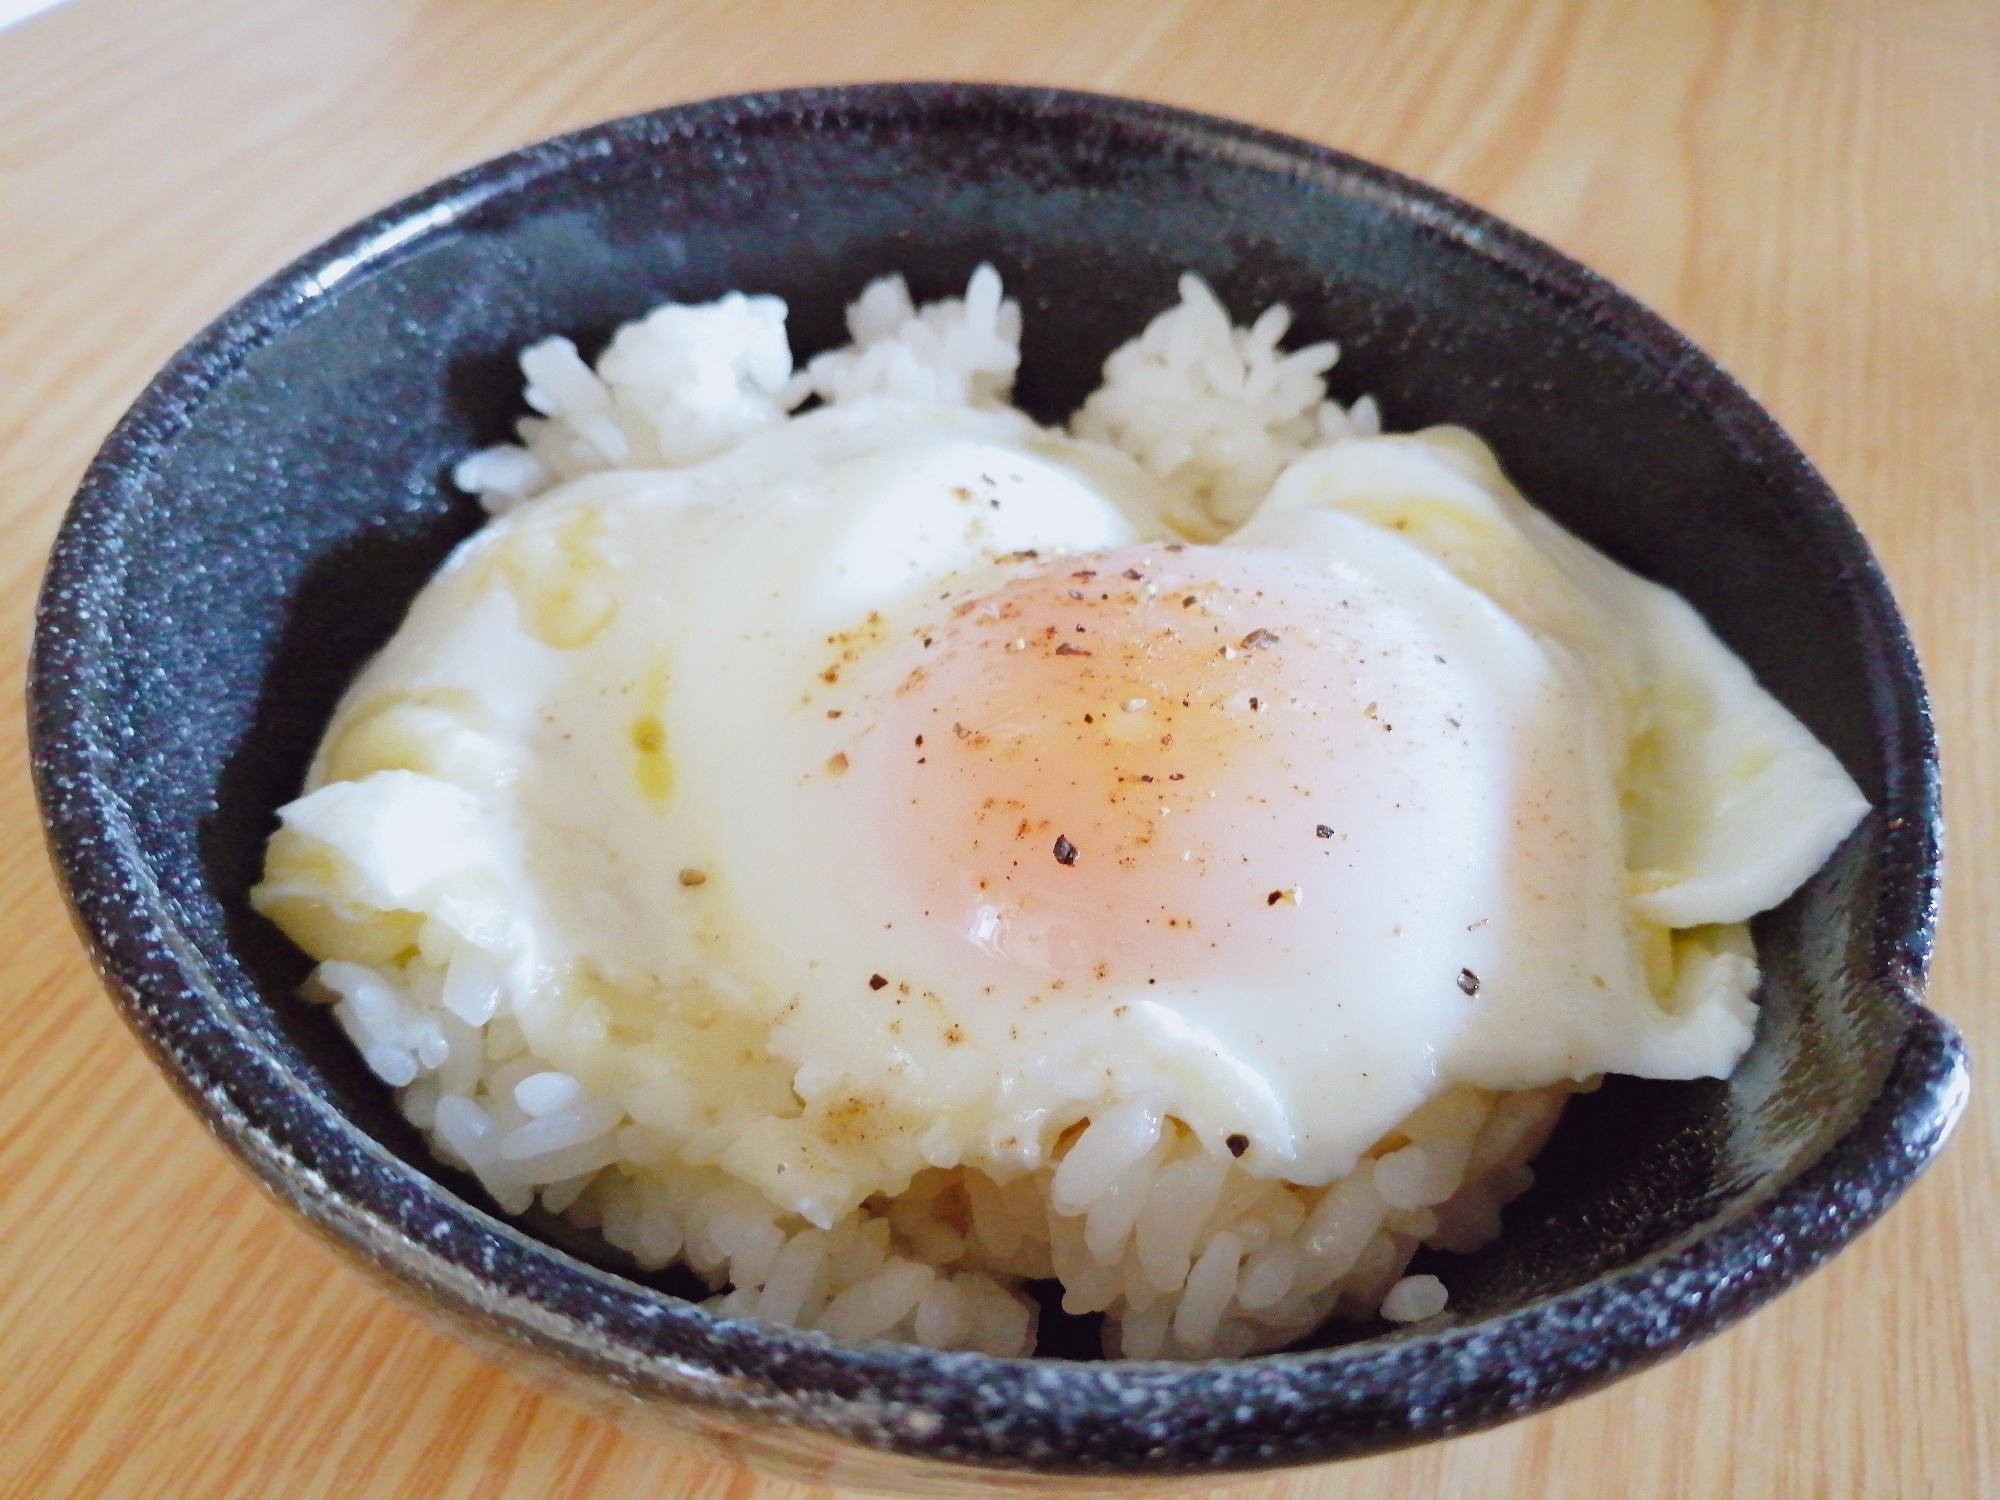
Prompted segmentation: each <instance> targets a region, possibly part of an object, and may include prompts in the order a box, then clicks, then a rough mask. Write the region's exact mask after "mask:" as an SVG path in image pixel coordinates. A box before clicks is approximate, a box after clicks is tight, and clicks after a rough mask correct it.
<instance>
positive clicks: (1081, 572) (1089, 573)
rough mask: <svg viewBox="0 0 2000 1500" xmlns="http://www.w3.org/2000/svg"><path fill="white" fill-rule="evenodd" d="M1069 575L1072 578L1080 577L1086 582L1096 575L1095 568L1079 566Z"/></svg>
mask: <svg viewBox="0 0 2000 1500" xmlns="http://www.w3.org/2000/svg"><path fill="white" fill-rule="evenodd" d="M1069 576H1070V577H1072V578H1081V579H1083V580H1084V581H1085V582H1088V581H1089V580H1091V579H1093V578H1095V577H1096V576H1097V570H1096V569H1095V568H1079V569H1077V571H1076V572H1074V573H1072V574H1070V575H1069Z"/></svg>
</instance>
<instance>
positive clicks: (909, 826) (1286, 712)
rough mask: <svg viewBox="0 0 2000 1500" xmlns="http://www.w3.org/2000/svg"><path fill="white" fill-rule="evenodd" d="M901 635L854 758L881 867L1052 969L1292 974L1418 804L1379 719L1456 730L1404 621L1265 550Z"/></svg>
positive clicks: (1051, 584) (990, 601) (1092, 571)
mask: <svg viewBox="0 0 2000 1500" xmlns="http://www.w3.org/2000/svg"><path fill="white" fill-rule="evenodd" d="M1385 610H1386V611H1387V614H1388V616H1389V617H1388V618H1385ZM908 651H909V653H910V654H914V655H915V656H916V657H917V660H916V663H915V665H913V666H910V665H908V663H907V657H905V659H904V661H903V662H900V663H899V664H898V667H899V670H900V669H901V668H903V667H907V670H906V671H905V672H904V673H903V675H902V676H901V679H900V680H899V681H897V682H895V683H894V685H893V687H889V688H887V689H886V690H885V692H884V694H883V696H884V697H885V698H886V703H885V704H883V705H881V706H880V707H879V708H878V710H877V712H878V715H879V717H878V719H877V722H876V725H875V729H874V731H873V734H874V735H876V736H880V737H881V738H880V739H878V740H877V742H876V744H875V745H874V746H873V747H871V749H870V753H868V754H865V755H863V756H859V757H857V761H858V764H859V765H860V766H861V767H864V768H872V769H871V776H872V779H873V781H874V788H873V794H874V799H875V806H876V809H877V811H876V815H875V820H874V821H875V828H876V831H877V835H878V836H879V837H880V838H881V840H882V841H883V846H884V848H883V857H882V859H881V864H882V866H883V867H884V868H885V869H886V870H887V871H888V872H889V878H891V879H895V880H900V881H902V882H904V883H905V885H906V887H907V890H908V894H909V896H910V897H911V898H913V899H914V901H915V903H916V904H917V905H918V906H919V907H920V908H921V911H922V914H923V917H924V919H925V921H926V922H927V923H929V924H930V925H931V926H932V928H933V930H935V929H937V928H940V927H942V928H945V929H948V930H949V931H951V932H953V933H955V934H956V935H957V936H958V937H959V938H961V939H963V940H964V942H966V943H969V944H970V945H972V946H973V947H974V948H976V949H978V950H981V951H982V952H983V953H984V954H986V955H988V956H989V957H990V958H991V959H993V960H995V961H997V962H999V963H1001V964H1004V965H1006V966H1008V967H1010V968H1013V969H1016V970H1027V971H1030V972H1031V973H1033V974H1036V975H1040V976H1051V977H1053V978H1055V979H1057V980H1061V981H1064V982H1065V983H1066V982H1067V981H1070V980H1082V981H1086V982H1089V981H1104V982H1107V983H1110V984H1114V985H1127V986H1129V985H1132V984H1134V983H1138V984H1144V983H1147V982H1154V983H1166V982H1169V981H1173V982H1186V981H1189V980H1198V979H1199V978H1200V977H1201V976H1203V975H1205V974H1210V973H1218V972H1223V971H1227V972H1228V973H1230V974H1232V975H1234V976H1237V977H1250V976H1254V975H1256V974H1258V973H1260V972H1279V971H1283V972H1286V973H1289V974H1291V975H1294V976H1296V975H1298V974H1299V973H1300V972H1301V967H1302V965H1304V966H1305V967H1306V968H1308V969H1309V968H1310V967H1311V966H1312V965H1313V964H1314V962H1315V959H1316V956H1317V955H1319V954H1322V953H1324V952H1326V951H1327V950H1326V945H1325V943H1324V941H1323V935H1324V934H1325V932H1326V929H1327V928H1328V925H1329V924H1330V923H1334V924H1337V922H1338V916H1337V913H1338V911H1339V909H1340V908H1341V906H1342V904H1343V898H1342V890H1343V888H1345V887H1351V886H1352V884H1353V882H1354V881H1356V880H1357V879H1358V878H1360V877H1359V876H1357V874H1356V873H1355V872H1356V868H1357V866H1359V867H1361V868H1364V869H1365V868H1366V859H1367V852H1366V850H1367V846H1369V845H1371V844H1377V843H1379V842H1380V841H1382V840H1383V839H1385V838H1387V839H1393V838H1394V837H1395V825H1396V823H1397V821H1398V820H1399V819H1400V818H1403V817H1405V816H1407V817H1409V818H1415V819H1418V820H1419V821H1421V816H1420V814H1419V811H1418V810H1419V808H1420V807H1421V805H1422V802H1423V797H1424V791H1425V789H1424V787H1423V786H1422V785H1420V784H1419V782H1420V779H1421V778H1420V777H1419V776H1418V775H1417V774H1416V773H1415V772H1414V771H1413V770H1412V769H1411V768H1410V767H1408V766H1407V765H1405V764H1404V758H1403V757H1401V756H1399V755H1398V753H1397V746H1396V741H1397V736H1398V732H1399V730H1400V731H1401V732H1402V734H1403V737H1404V739H1406V740H1407V739H1410V738H1411V737H1412V735H1411V731H1412V730H1413V729H1414V728H1415V727H1416V726H1414V725H1401V726H1399V725H1398V724H1397V723H1396V722H1395V721H1396V718H1397V717H1399V716H1406V717H1407V716H1414V717H1418V718H1421V719H1423V720H1424V721H1425V722H1426V724H1427V725H1429V726H1431V727H1432V728H1434V729H1436V730H1438V731H1443V730H1444V729H1445V726H1446V725H1448V724H1453V721H1452V719H1451V717H1450V715H1451V713H1452V710H1453V707H1454V704H1453V683H1452V679H1451V678H1450V676H1449V674H1448V673H1447V671H1446V668H1445V663H1444V658H1443V656H1442V655H1441V654H1439V653H1438V652H1437V651H1435V650H1433V649H1432V648H1431V644H1430V642H1429V641H1428V640H1427V639H1426V638H1425V632H1424V631H1423V630H1422V629H1421V627H1420V624H1419V623H1418V622H1415V621H1412V620H1410V619H1407V618H1403V617H1400V616H1397V615H1396V613H1395V611H1394V609H1393V606H1392V605H1390V604H1389V603H1387V602H1386V601H1384V600H1382V599H1381V598H1380V597H1379V594H1377V593H1375V591H1373V590H1371V589H1369V588H1368V587H1367V585H1366V584H1365V583H1363V582H1361V581H1359V580H1355V579H1353V578H1351V577H1343V575H1342V574H1341V573H1340V572H1339V571H1338V570H1337V569H1334V568H1330V567H1329V565H1328V564H1327V563H1326V562H1325V561H1323V560H1317V559H1314V558H1311V557H1302V556H1299V555H1295V554H1293V553H1291V552H1289V551H1286V550H1280V549H1258V548H1247V547H1245V548H1224V547H1197V546H1185V547H1179V546H1174V547H1170V546H1164V545H1155V546H1144V547H1131V548H1124V549H1120V550H1117V551H1112V552H1105V553H1097V554H1093V555H1090V556H1087V557H1081V558H1067V559H1062V560H1060V561H1058V562H1056V563H1053V564H1044V565H1041V566H1040V567H1039V569H1038V570H1037V571H1033V572H1030V573H1028V574H1026V575H1024V576H1016V577H1014V578H1012V579H1010V580H1009V581H1008V582H1006V583H1004V584H1002V585H1001V586H999V587H998V588H996V589H994V590H992V591H991V592H988V593H985V594H983V595H980V596H978V597H975V598H971V599H967V600H963V601H960V602H957V603H956V604H955V605H954V606H953V610H952V613H951V614H950V616H949V618H948V619H947V620H945V621H943V622H941V623H939V624H938V625H937V626H936V627H935V628H932V629H929V630H927V631H925V632H923V634H922V639H921V641H920V642H914V643H911V645H910V646H909V648H908ZM1392 695H1393V696H1392ZM1459 711H1460V713H1461V714H1462V712H1463V710H1462V709H1461V710H1459ZM1453 727H1454V728H1455V727H1456V726H1455V724H1453ZM1428 760H1429V762H1430V763H1433V764H1434V761H1435V757H1430V758H1428ZM1315 933H1318V934H1320V935H1321V936H1320V937H1315Z"/></svg>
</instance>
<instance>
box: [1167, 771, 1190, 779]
mask: <svg viewBox="0 0 2000 1500" xmlns="http://www.w3.org/2000/svg"><path fill="white" fill-rule="evenodd" d="M1167 780H1169V781H1186V780H1187V777H1185V776H1183V775H1181V773H1180V772H1179V771H1169V772H1168V773H1167Z"/></svg>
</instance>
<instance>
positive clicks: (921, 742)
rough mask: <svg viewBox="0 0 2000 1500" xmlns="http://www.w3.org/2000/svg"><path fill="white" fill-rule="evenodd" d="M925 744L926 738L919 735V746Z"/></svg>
mask: <svg viewBox="0 0 2000 1500" xmlns="http://www.w3.org/2000/svg"><path fill="white" fill-rule="evenodd" d="M923 742H924V737H923V736H922V735H918V736H917V743H918V744H919V745H922V744H923Z"/></svg>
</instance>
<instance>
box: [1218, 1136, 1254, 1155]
mask: <svg viewBox="0 0 2000 1500" xmlns="http://www.w3.org/2000/svg"><path fill="white" fill-rule="evenodd" d="M1222 1144H1223V1145H1225V1146H1227V1147H1228V1148H1229V1154H1230V1155H1231V1156H1241V1155H1242V1154H1243V1153H1244V1152H1245V1151H1248V1150H1249V1149H1250V1137H1249V1136H1247V1135H1232V1136H1231V1137H1229V1139H1228V1140H1226V1141H1224V1142H1223V1143H1222Z"/></svg>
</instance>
